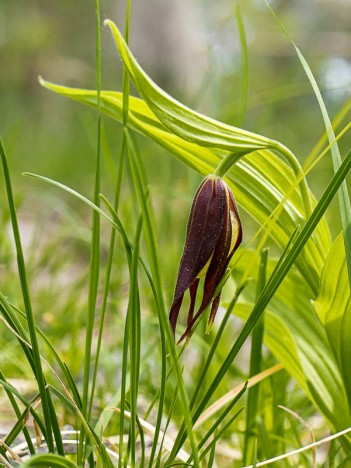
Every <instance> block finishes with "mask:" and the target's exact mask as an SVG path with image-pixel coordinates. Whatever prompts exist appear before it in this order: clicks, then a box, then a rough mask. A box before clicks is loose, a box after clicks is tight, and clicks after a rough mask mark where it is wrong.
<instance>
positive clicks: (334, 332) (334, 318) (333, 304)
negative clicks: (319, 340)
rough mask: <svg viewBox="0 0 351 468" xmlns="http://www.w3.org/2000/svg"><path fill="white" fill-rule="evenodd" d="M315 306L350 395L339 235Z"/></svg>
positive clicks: (348, 320) (347, 302)
mask: <svg viewBox="0 0 351 468" xmlns="http://www.w3.org/2000/svg"><path fill="white" fill-rule="evenodd" d="M314 309H315V311H316V313H317V315H318V317H319V319H320V321H321V323H322V324H323V326H324V328H325V331H326V333H327V337H328V340H329V343H330V346H331V347H332V349H333V351H334V354H335V357H336V359H337V362H338V364H339V366H340V370H341V373H342V375H343V378H344V382H345V385H346V388H347V390H348V392H349V394H350V391H351V373H350V356H351V298H350V287H349V278H348V270H347V261H346V255H345V243H344V236H343V235H342V234H340V235H339V236H338V237H337V238H336V240H335V242H334V244H333V246H332V248H331V249H330V252H329V254H328V257H327V259H326V261H325V265H324V268H323V271H322V276H321V283H320V288H319V294H318V297H317V300H316V301H315V302H314Z"/></svg>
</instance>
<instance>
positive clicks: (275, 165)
mask: <svg viewBox="0 0 351 468" xmlns="http://www.w3.org/2000/svg"><path fill="white" fill-rule="evenodd" d="M41 84H42V85H43V86H45V87H46V88H48V89H50V90H52V91H54V92H56V93H59V94H61V95H64V96H66V97H69V98H71V99H74V100H76V101H79V102H81V103H82V104H86V105H89V106H90V107H94V108H95V107H96V105H97V100H96V92H95V91H89V90H83V89H75V88H68V87H65V86H59V85H55V84H52V83H48V82H46V81H44V80H41ZM101 111H102V112H103V113H104V114H106V115H108V116H109V117H112V118H114V119H116V120H117V121H119V122H122V120H123V95H122V93H119V92H113V91H102V92H101ZM128 125H129V126H130V127H131V128H132V129H134V130H137V131H138V132H140V133H141V134H143V135H144V136H146V137H148V138H150V139H152V140H154V141H155V142H157V143H158V144H159V145H161V146H162V147H163V148H165V149H167V150H168V151H169V152H170V153H171V154H173V155H174V156H175V157H176V158H177V159H179V160H180V161H182V162H183V163H185V164H186V165H188V166H190V167H191V168H193V169H194V170H196V171H197V172H199V173H200V174H202V175H208V174H211V173H212V172H213V171H214V169H215V168H216V166H217V164H218V163H219V161H220V160H221V159H222V158H223V156H224V155H225V154H226V153H225V152H224V151H218V150H217V151H216V150H214V149H210V148H206V147H203V146H200V145H198V144H195V143H191V142H189V141H186V140H184V139H182V138H180V137H178V136H177V135H175V134H173V133H171V132H169V131H168V130H167V129H166V128H165V127H164V126H163V125H162V123H161V122H160V121H159V120H158V119H157V117H156V116H155V115H154V114H153V113H152V112H151V110H150V109H149V107H148V106H147V105H146V103H145V101H143V100H141V99H138V98H135V97H131V98H130V102H129V117H128ZM227 181H228V184H229V186H230V188H231V189H232V191H233V193H234V194H235V198H236V200H237V202H238V204H239V205H240V206H241V207H242V208H244V209H245V210H246V211H247V212H248V213H249V214H250V215H251V216H252V217H253V218H254V219H255V220H256V221H257V222H258V223H259V224H260V225H265V227H266V228H267V229H269V230H270V235H271V237H272V238H273V239H274V241H275V242H276V243H277V245H279V246H280V247H282V248H284V247H285V245H286V243H287V242H288V239H289V237H290V235H291V233H292V231H293V230H294V229H295V227H296V225H298V224H303V223H304V217H303V209H302V202H301V195H300V191H299V189H298V188H297V182H296V178H295V175H294V173H293V171H292V170H291V168H290V167H289V165H288V164H287V163H286V162H285V161H283V160H281V158H280V157H278V156H277V155H276V154H275V153H273V152H272V151H270V150H260V151H255V152H253V153H251V154H248V155H247V156H245V157H243V158H242V159H241V160H240V161H239V162H238V163H237V164H236V166H235V168H234V170H232V171H231V173H230V174H229V175H228V177H227ZM311 197H312V195H311ZM279 204H281V205H282V206H281V207H280V210H281V211H280V212H279V216H278V217H277V219H276V220H269V218H270V217H271V215H272V213H273V212H274V210H276V209H277V207H278V205H279ZM330 245H331V240H330V233H329V229H328V226H327V224H326V222H325V220H324V219H323V220H322V221H321V222H320V224H319V225H318V227H317V229H316V231H315V233H314V236H313V237H312V238H311V240H309V242H308V244H307V246H306V248H305V249H304V251H303V252H302V254H301V255H300V257H299V258H298V260H297V265H298V267H299V269H300V271H301V273H302V274H303V276H304V277H305V279H306V281H307V282H308V284H309V285H310V287H311V288H312V290H313V291H314V293H316V292H317V288H318V277H319V274H320V271H321V269H322V266H323V262H324V258H325V256H326V255H327V252H328V251H329V248H330Z"/></svg>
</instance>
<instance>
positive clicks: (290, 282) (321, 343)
mask: <svg viewBox="0 0 351 468" xmlns="http://www.w3.org/2000/svg"><path fill="white" fill-rule="evenodd" d="M258 262H259V257H258V256H257V255H256V254H255V253H254V252H247V254H246V255H245V257H244V258H243V261H242V262H240V264H239V265H238V266H237V268H236V272H235V274H236V275H238V277H240V275H241V274H242V273H243V272H244V268H245V265H246V264H248V263H251V264H254V265H256V266H255V268H257V267H258ZM275 264H276V261H274V260H272V261H270V262H269V270H272V269H273V268H274V266H275ZM344 268H345V267H344ZM245 295H246V300H245V301H242V302H241V303H239V304H238V307H237V308H236V309H235V312H236V314H238V315H239V316H240V317H241V318H242V319H244V320H245V319H246V318H247V316H248V315H249V313H250V312H251V310H252V307H253V302H254V295H255V292H254V290H252V291H251V292H250V289H246V290H245ZM329 298H330V296H329ZM318 300H319V299H318ZM325 305H326V304H325ZM349 329H351V327H349ZM348 333H349V332H348ZM345 335H347V332H345ZM345 337H346V336H345ZM264 341H265V344H266V345H267V346H268V348H269V349H270V350H271V352H272V353H273V354H274V355H275V356H276V358H277V359H278V360H279V362H281V363H282V364H283V365H284V367H285V368H286V370H287V371H288V372H289V373H290V375H292V376H293V377H294V378H295V380H296V381H297V382H298V383H299V385H300V386H301V387H302V388H303V389H304V390H305V392H306V393H307V395H309V397H310V398H311V400H312V401H313V402H314V404H315V405H316V406H317V407H318V408H319V409H320V411H321V412H322V413H323V414H324V416H325V417H326V418H327V419H328V420H329V421H330V423H331V424H332V425H333V426H334V427H335V428H337V429H343V428H345V427H348V426H349V425H350V424H351V415H350V408H349V403H348V399H347V395H346V392H345V387H344V385H343V380H342V376H341V373H340V371H339V368H338V365H337V362H336V359H334V356H333V353H332V351H331V346H330V344H329V342H328V339H327V337H326V334H325V331H324V329H323V326H322V325H321V323H320V322H319V320H318V318H317V316H316V315H315V314H314V312H313V309H312V306H311V304H310V297H309V293H308V291H306V288H305V286H304V283H303V281H301V277H300V275H299V273H298V272H296V271H292V272H290V274H289V275H288V276H287V277H286V278H285V280H284V283H283V284H282V286H281V287H280V288H279V289H278V291H277V293H276V294H275V296H274V298H273V299H272V300H271V302H270V304H269V306H268V308H267V310H266V315H265V336H264ZM349 342H350V340H349Z"/></svg>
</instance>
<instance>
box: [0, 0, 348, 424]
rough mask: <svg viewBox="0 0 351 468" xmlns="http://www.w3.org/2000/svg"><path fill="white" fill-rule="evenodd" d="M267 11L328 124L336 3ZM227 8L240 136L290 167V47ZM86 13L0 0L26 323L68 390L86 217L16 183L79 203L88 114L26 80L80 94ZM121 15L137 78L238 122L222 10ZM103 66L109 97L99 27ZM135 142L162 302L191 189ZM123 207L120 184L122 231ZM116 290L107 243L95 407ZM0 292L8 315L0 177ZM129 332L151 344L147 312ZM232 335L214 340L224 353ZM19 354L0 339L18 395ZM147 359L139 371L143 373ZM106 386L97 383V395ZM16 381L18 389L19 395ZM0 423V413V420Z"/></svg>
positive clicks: (311, 105) (83, 281)
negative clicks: (248, 134)
mask: <svg viewBox="0 0 351 468" xmlns="http://www.w3.org/2000/svg"><path fill="white" fill-rule="evenodd" d="M270 3H271V5H272V6H273V7H274V9H275V11H276V13H277V14H278V15H279V17H280V18H281V20H282V22H283V23H284V25H285V26H286V28H287V29H288V31H289V32H290V34H291V36H292V37H293V38H294V39H295V41H296V43H297V44H298V45H299V47H300V48H301V50H302V52H303V53H304V55H305V57H306V59H307V60H308V62H309V64H310V66H311V68H312V70H313V72H314V74H315V77H316V79H317V81H318V83H319V85H320V87H321V90H322V93H323V97H324V98H325V101H326V104H327V107H328V110H329V112H330V116H331V117H332V118H333V117H334V116H335V115H336V114H337V113H338V111H339V110H340V109H341V108H342V106H344V105H345V103H346V102H347V100H349V99H350V97H351V21H350V17H351V5H350V1H349V0H274V1H271V2H270ZM240 7H241V12H242V17H243V21H244V25H245V31H246V36H247V43H248V57H249V95H248V107H247V113H246V115H245V118H244V121H243V127H244V128H246V129H248V130H252V131H255V132H257V133H260V134H263V135H267V136H269V137H272V138H274V139H277V140H280V141H281V142H283V143H284V144H285V145H287V146H288V147H290V148H291V149H292V150H293V151H294V153H295V154H296V155H297V156H298V158H299V159H300V161H301V162H303V161H304V160H305V158H306V157H307V156H308V155H309V154H310V152H311V150H312V149H313V148H314V146H315V145H316V143H317V142H318V141H319V139H320V138H321V136H322V135H323V133H324V126H323V120H322V117H321V114H320V111H319V108H318V104H317V102H316V99H315V96H314V94H313V93H312V90H311V87H310V85H309V83H308V80H307V78H306V76H305V73H304V71H303V69H302V67H301V65H300V63H299V61H298V59H297V57H296V55H295V53H294V50H293V48H292V46H291V44H290V43H289V41H288V40H287V38H286V37H285V36H284V34H283V33H282V31H281V29H280V28H279V26H278V25H277V23H276V21H275V20H274V18H273V17H272V15H271V14H270V12H269V11H268V9H267V7H266V6H265V4H264V2H263V0H245V1H241V2H240ZM124 8H125V5H124V2H122V1H121V0H118V1H117V0H101V17H102V20H103V19H106V18H111V19H112V20H114V21H115V22H117V24H118V25H119V26H120V27H122V28H123V24H124V16H125V14H124ZM94 11H95V2H94V1H93V0H89V1H87V0H84V1H83V0H76V1H71V0H60V1H58V0H56V1H54V0H26V1H23V0H16V1H13V0H0V135H1V137H2V138H3V141H4V143H5V146H6V149H7V153H8V156H9V162H10V168H11V173H12V177H13V181H14V189H15V193H16V202H17V205H18V207H19V210H18V213H19V218H20V223H21V232H22V236H23V240H24V244H25V253H26V260H27V266H28V275H29V280H30V284H31V290H32V296H33V304H34V309H35V314H36V317H37V319H38V323H39V324H40V326H41V328H42V329H43V330H44V331H46V332H48V333H49V336H50V339H51V340H52V343H53V344H54V345H55V346H57V350H58V351H59V352H60V354H61V356H62V359H63V360H65V361H66V362H68V363H69V366H70V369H71V372H72V374H73V375H74V377H75V378H76V379H77V381H78V382H79V379H80V377H81V369H82V357H83V356H82V353H83V349H84V347H83V345H82V343H84V320H85V319H84V317H85V311H86V304H87V284H88V283H87V275H88V270H89V250H90V238H91V232H90V220H91V211H90V210H89V209H88V208H87V207H86V206H84V205H83V204H82V203H81V202H80V201H77V200H76V199H75V198H72V197H71V196H68V195H67V194H65V193H64V192H61V191H59V190H58V189H56V188H53V187H50V186H49V185H46V184H44V183H41V182H38V181H34V180H32V179H29V178H27V177H23V176H22V175H21V174H22V172H24V171H30V172H35V173H39V174H41V175H45V176H47V177H50V178H53V179H55V180H59V181H60V182H62V183H64V184H67V185H69V186H71V187H73V188H74V189H75V190H78V191H80V192H81V193H83V194H84V195H86V196H88V197H89V198H91V197H92V187H93V182H94V171H95V157H96V113H94V112H93V111H91V110H89V109H87V108H84V107H83V106H80V105H79V104H77V103H74V102H71V101H68V100H65V99H64V98H62V97H60V96H57V95H54V94H52V93H50V92H49V91H47V90H45V89H43V88H42V87H41V86H40V85H39V83H38V76H39V75H41V76H42V77H43V78H45V79H46V80H48V81H52V82H55V83H59V84H65V85H69V86H77V87H82V88H94V87H95V17H94ZM131 18H132V21H131V40H130V44H131V48H132V50H133V52H134V54H135V56H136V57H137V58H138V60H139V61H140V63H141V65H142V66H143V68H144V69H145V70H146V71H147V72H148V73H149V75H150V76H151V77H152V78H153V79H154V80H155V81H156V82H157V83H158V84H159V85H160V86H161V87H163V88H164V89H165V90H167V91H168V92H169V93H170V94H172V95H174V96H175V97H177V98H178V99H179V100H181V101H182V102H184V103H186V104H187V105H189V106H191V107H193V108H195V109H197V110H199V111H201V112H203V113H206V114H207V115H210V116H212V117H214V118H217V119H220V120H222V121H224V122H227V123H230V124H234V125H237V124H238V122H239V109H240V99H241V85H242V82H241V49H240V40H239V33H238V27H237V23H236V19H235V2H234V1H233V0H217V1H210V0H147V1H145V0H133V1H132V15H131ZM102 60H103V69H102V84H103V88H104V89H111V90H121V74H122V68H121V62H120V59H119V56H118V54H117V51H116V49H115V46H114V44H113V40H112V38H111V36H110V33H109V32H108V31H107V29H106V28H104V27H102ZM132 92H133V90H132ZM102 140H103V164H102V189H101V190H102V192H103V193H104V194H105V195H106V196H107V197H108V198H109V199H110V200H112V199H113V185H114V184H113V181H114V167H115V161H116V159H117V157H118V154H119V149H120V126H119V125H118V124H117V123H116V122H113V121H110V120H108V119H104V120H103V138H102ZM350 143H351V139H350V136H349V135H346V136H345V137H344V138H343V139H342V140H341V141H340V149H341V154H342V155H344V154H345V152H346V151H347V150H348V149H349V147H350ZM138 144H139V149H140V151H141V153H142V155H143V158H144V164H145V168H146V171H147V175H148V179H149V182H150V187H151V199H152V202H153V205H154V208H155V214H156V222H157V235H158V239H159V249H160V257H161V264H162V270H163V273H164V278H163V282H164V285H165V296H166V301H167V303H168V304H169V303H170V301H171V298H172V293H173V287H174V283H175V278H176V274H177V269H176V268H175V267H174V266H175V265H178V262H179V257H180V254H181V251H182V243H183V239H184V237H185V225H186V220H187V216H188V212H189V209H190V206H191V201H192V197H193V194H194V192H195V189H196V186H197V185H198V183H199V180H200V179H199V176H198V175H197V174H194V173H192V172H191V171H190V170H189V169H188V168H186V167H185V166H182V165H181V164H180V163H179V162H177V161H175V160H174V159H173V158H172V157H171V156H170V155H168V154H167V152H166V151H165V150H163V149H160V148H159V147H157V146H156V145H155V144H154V143H152V142H149V141H147V140H146V139H144V138H141V137H140V138H139V139H138ZM331 175H332V168H331V161H330V155H328V156H326V157H325V158H324V159H323V161H322V162H321V163H320V164H319V165H318V166H317V167H316V168H315V169H314V170H313V173H312V174H311V176H310V177H309V183H310V185H311V187H312V188H313V191H314V192H315V194H316V196H317V197H318V196H319V195H320V194H321V193H322V191H323V190H324V188H325V185H326V184H327V182H328V180H329V179H330V177H331ZM136 206H137V204H136V202H135V198H134V194H133V192H132V190H131V189H130V185H129V182H128V177H127V175H126V177H124V179H123V184H122V197H121V206H120V216H121V219H122V220H123V223H124V224H125V227H126V229H127V232H128V233H129V234H130V235H131V236H133V233H134V227H135V222H136V219H137V215H138V213H137V208H136ZM241 216H242V218H243V224H244V229H245V239H244V244H245V243H246V242H247V239H249V238H250V235H251V234H252V233H253V232H254V230H255V228H256V227H257V226H256V225H255V224H254V223H253V222H252V221H251V220H250V219H248V218H247V217H246V215H245V213H241ZM327 216H328V220H329V222H330V225H331V228H332V231H333V233H334V234H336V233H337V232H338V230H339V229H340V221H339V219H338V215H337V210H333V209H331V210H329V211H328V213H327ZM108 238H109V227H108V226H107V225H106V224H104V223H103V224H102V265H103V268H104V261H105V260H106V251H107V248H108ZM102 271H103V270H102ZM128 287H129V279H128V274H127V268H126V262H125V257H124V254H123V249H122V248H119V247H118V248H117V254H116V262H115V268H114V273H113V276H112V285H111V290H112V291H113V294H112V295H111V298H110V302H109V306H108V311H107V324H108V326H107V327H106V334H105V336H104V347H103V352H102V356H101V369H102V370H101V376H100V377H99V384H100V385H99V388H98V397H99V396H100V397H101V405H103V402H104V401H106V400H107V401H108V396H109V391H110V387H111V392H112V390H113V388H114V387H115V384H116V382H117V381H118V372H117V370H118V369H120V362H121V352H120V351H121V349H122V347H121V346H120V345H121V343H120V340H121V337H122V334H120V335H121V336H119V334H118V333H116V331H118V330H122V329H123V325H124V319H125V311H126V305H127V302H128ZM0 288H1V290H2V291H3V292H4V293H5V294H6V295H7V296H8V297H10V298H11V300H12V302H14V303H15V304H18V305H19V306H21V294H20V288H19V283H18V273H17V270H16V259H15V254H14V250H13V245H12V236H11V235H10V228H9V225H8V208H7V204H6V199H5V193H4V190H3V181H2V176H0ZM141 288H142V285H141ZM142 292H143V301H144V304H143V306H144V310H143V313H144V312H145V310H147V303H148V300H150V303H151V294H150V291H149V290H148V289H147V288H145V290H143V289H142ZM99 306H100V304H98V307H99ZM143 326H145V327H146V328H148V327H149V328H148V329H146V331H145V333H150V334H151V335H150V336H152V333H153V332H155V330H156V333H157V320H156V317H154V321H152V320H151V321H150V322H147V323H145V324H143ZM143 330H144V329H143ZM231 340H232V338H230V337H229V339H228V343H230V342H232V341H231ZM224 352H225V350H223V353H224ZM20 356H21V354H20V352H19V347H18V345H17V344H16V342H15V340H14V338H13V336H12V335H11V333H10V332H8V331H6V330H4V332H1V335H0V362H2V363H6V364H5V365H6V369H5V370H6V374H7V376H8V377H11V376H12V377H14V378H16V379H17V384H18V385H20V383H19V381H18V379H19V376H26V375H31V373H30V370H29V369H28V368H27V367H26V366H25V365H24V364H23V363H22V362H21V358H20ZM195 358H196V356H195ZM148 359H149V358H148V357H147V356H146V357H145V360H146V361H147V362H148ZM152 359H154V358H153V357H152V356H151V357H150V362H149V364H148V365H149V367H148V369H149V371H150V373H152V371H153V366H154V365H155V363H154V362H152ZM232 372H233V374H235V373H236V372H239V370H238V371H237V370H235V369H233V371H232ZM146 374H147V373H146ZM105 381H106V382H108V384H106V385H105V386H101V384H102V383H103V382H105ZM145 381H146V382H148V379H147V376H146V377H145ZM149 381H150V382H151V381H152V379H150V380H149ZM28 382H29V381H28V379H26V380H25V382H24V383H23V384H24V385H25V386H26V388H27V387H28V385H29V383H28ZM150 393H151V394H152V389H151V391H150ZM99 401H100V400H99V398H97V402H99ZM0 405H1V400H0ZM1 416H2V417H6V414H5V412H3V413H2V415H1ZM0 423H1V421H0ZM2 424H3V423H2Z"/></svg>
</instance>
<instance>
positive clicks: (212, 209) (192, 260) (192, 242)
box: [173, 177, 225, 303]
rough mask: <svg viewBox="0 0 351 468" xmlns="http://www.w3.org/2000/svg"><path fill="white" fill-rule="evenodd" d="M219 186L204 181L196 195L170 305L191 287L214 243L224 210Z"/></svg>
mask: <svg viewBox="0 0 351 468" xmlns="http://www.w3.org/2000/svg"><path fill="white" fill-rule="evenodd" d="M219 182H220V179H213V178H210V177H208V178H206V179H204V181H203V182H202V183H201V185H200V187H199V188H198V190H197V192H196V195H195V198H194V201H193V205H192V209H191V213H190V218H189V222H188V227H187V235H186V241H185V247H184V251H183V256H182V259H181V262H180V267H179V272H178V279H177V284H176V288H175V293H174V299H173V303H175V302H177V301H178V299H179V298H180V297H181V296H182V295H183V294H184V292H185V291H186V290H187V289H188V288H189V287H190V286H191V284H192V283H193V281H194V280H195V278H196V277H197V276H198V274H199V273H200V272H201V270H202V269H203V268H204V266H205V265H206V263H207V262H208V260H209V258H210V257H211V255H212V253H213V251H214V250H215V247H216V245H217V243H218V239H219V236H220V234H221V230H222V226H223V214H224V210H225V193H224V192H223V190H222V187H221V185H220V183H219Z"/></svg>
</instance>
